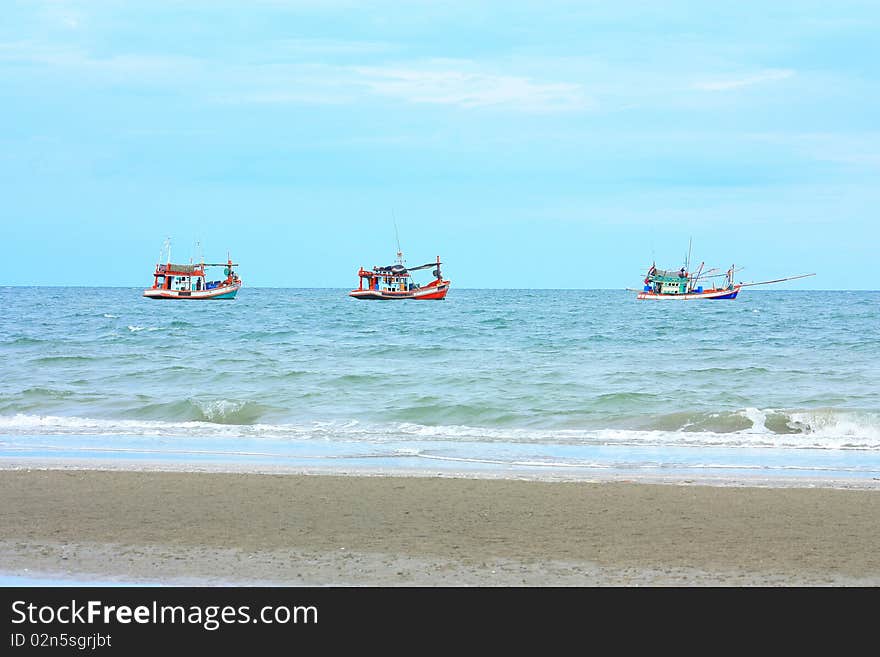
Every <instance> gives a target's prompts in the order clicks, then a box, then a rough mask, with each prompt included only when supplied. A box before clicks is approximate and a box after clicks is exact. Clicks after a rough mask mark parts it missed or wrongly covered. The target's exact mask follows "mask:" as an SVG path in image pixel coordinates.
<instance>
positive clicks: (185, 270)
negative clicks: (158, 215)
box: [144, 240, 242, 299]
mask: <svg viewBox="0 0 880 657" xmlns="http://www.w3.org/2000/svg"><path fill="white" fill-rule="evenodd" d="M163 251H164V252H165V253H166V256H165V258H164V260H165V263H164V264H163V263H161V262H160V263H158V264H157V265H156V271H155V272H154V273H153V286H152V287H150V288H148V289H146V290H144V296H145V297H146V298H148V299H234V298H235V295H236V294H237V293H238V291H239V289H241V285H242V281H241V279H240V278H239V277H238V274H237V273H236V272H235V270H234V269H233V268H234V267H237V266H238V264H236V263H233V262H232V259H231V258H229V259H228V260H227V261H226V262H220V263H213V262H204V261H202V262H199V263H197V264H193V263H192V262H191V263H190V264H188V265H181V264H177V263H173V262H171V243H170V241H168V240H166V241H165V245H164V246H163ZM159 259H160V260H162V259H163V258H162V255H161V254H160V256H159ZM208 267H223V275H224V276H225V278H222V279H219V280H215V281H209V280H208V277H207V275H206V269H207V268H208Z"/></svg>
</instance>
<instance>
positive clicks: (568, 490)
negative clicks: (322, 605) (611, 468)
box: [0, 470, 880, 586]
mask: <svg viewBox="0 0 880 657" xmlns="http://www.w3.org/2000/svg"><path fill="white" fill-rule="evenodd" d="M0 564H2V565H0V570H2V571H4V572H5V573H6V574H16V575H27V574H32V575H35V576H36V575H37V574H38V573H50V574H54V575H60V576H64V575H67V576H72V577H76V578H77V579H82V578H83V577H85V576H88V577H95V578H97V579H100V580H103V581H107V580H112V579H118V580H121V581H125V582H133V583H137V582H150V581H156V582H170V583H180V584H186V583H207V584H227V583H228V584H284V585H296V584H302V585H328V584H329V585H380V586H396V585H404V586H409V585H428V586H433V585H438V586H446V585H488V586H493V585H499V586H510V585H528V586H549V585H563V586H565V585H576V586H577V585H588V586H603V585H613V586H621V585H622V586H627V585H640V586H645V585H721V586H742V585H745V586H749V585H774V586H788V585H842V586H852V585H870V586H877V585H880V490H876V489H875V490H838V489H830V488H798V487H785V488H770V487H765V488H758V487H732V486H727V487H719V486H704V485H671V484H650V483H625V482H605V483H590V482H542V481H516V480H486V479H456V478H440V477H363V476H331V475H293V474H279V475H272V474H240V473H183V472H125V471H114V472H106V471H85V470H4V471H0Z"/></svg>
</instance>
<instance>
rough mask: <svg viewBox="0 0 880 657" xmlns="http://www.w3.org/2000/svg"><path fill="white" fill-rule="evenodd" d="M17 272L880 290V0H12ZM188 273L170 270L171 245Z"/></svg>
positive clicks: (279, 281) (11, 224)
mask: <svg viewBox="0 0 880 657" xmlns="http://www.w3.org/2000/svg"><path fill="white" fill-rule="evenodd" d="M0 17H2V20H0V124H2V126H3V130H2V131H0V191H2V196H3V204H2V215H0V227H2V231H0V235H2V238H3V247H4V260H5V263H4V264H5V267H4V271H3V273H2V274H0V285H3V284H7V285H8V284H11V285H19V284H48V285H58V284H61V285H65V284H69V285H101V284H118V285H145V284H147V283H148V282H149V279H150V273H151V270H152V267H153V264H154V262H155V260H156V257H157V255H158V252H159V248H160V246H161V244H162V241H163V240H164V238H165V237H166V236H170V237H171V238H172V242H173V244H174V253H175V256H179V257H184V258H185V257H187V256H189V255H190V253H191V252H192V245H193V244H194V243H195V241H196V240H200V241H201V243H202V245H203V248H204V250H205V253H206V255H207V257H208V259H212V258H216V257H220V258H222V257H225V253H226V251H227V249H229V250H231V251H232V255H233V256H234V258H235V259H236V260H237V261H239V262H240V263H241V267H240V273H241V275H242V277H243V279H244V281H245V284H246V285H262V286H294V287H352V286H354V285H355V284H356V282H357V281H356V276H355V273H356V271H357V268H358V266H359V265H366V266H371V265H375V264H386V263H388V262H390V261H391V260H392V259H393V256H394V251H395V243H394V225H393V220H394V219H396V222H397V224H398V227H399V233H400V240H401V244H402V247H403V249H404V252H405V254H406V256H407V259H408V262H410V264H420V263H421V262H426V261H428V260H430V259H432V258H433V257H434V256H436V255H438V254H439V255H441V256H442V257H443V259H444V262H445V263H446V267H445V273H446V274H447V275H448V276H449V277H450V278H451V279H452V281H453V284H454V285H455V286H459V287H547V288H560V287H564V288H594V287H598V288H623V287H628V286H635V285H638V284H639V282H640V280H641V278H642V275H643V272H644V270H645V269H646V268H647V266H648V265H649V264H650V263H651V260H652V259H653V258H656V260H657V263H658V265H660V266H669V267H677V266H679V265H680V264H681V260H682V258H683V256H684V253H685V252H686V250H687V243H688V239H689V238H691V237H693V241H694V258H695V260H697V261H699V260H703V259H705V260H706V261H707V262H708V264H709V265H711V266H719V267H726V266H728V265H729V264H730V263H736V264H737V265H743V266H745V267H746V268H747V270H746V271H745V272H743V274H742V277H743V279H744V280H762V279H768V278H776V277H779V276H783V275H787V274H795V273H801V272H810V271H815V272H817V273H818V275H817V276H816V277H815V278H811V279H806V280H804V281H797V282H796V283H793V284H791V285H790V287H792V288H794V289H809V288H819V289H841V288H845V289H878V283H877V276H876V274H875V270H876V269H877V266H878V256H877V254H878V246H877V245H878V242H880V228H878V212H880V210H878V209H880V127H878V117H880V84H878V82H880V45H878V42H880V39H878V36H877V35H878V34H880V3H877V2H847V1H841V2H834V3H828V2H824V1H823V2H812V1H809V0H803V1H801V2H773V3H767V2H737V3H720V2H718V3H702V2H627V1H623V0H621V1H618V2H590V1H588V0H582V1H580V2H553V1H548V0H544V1H542V2H513V1H506V2H485V3H477V2H443V3H439V2H438V3H432V2H410V3H400V2H398V1H395V2H344V1H339V2H336V1H333V0H327V1H318V0H315V1H308V0H306V1H285V0H249V1H248V2H230V1H224V0H203V1H198V0H193V1H190V2H183V1H173V2H172V1H163V0H151V1H149V2H140V1H139V0H129V1H122V0H119V1H110V0H82V1H73V0H71V1H64V0H55V1H50V0H43V1H40V0H33V1H28V2H23V1H17V0H5V1H4V2H3V4H2V8H0ZM176 259H177V258H176Z"/></svg>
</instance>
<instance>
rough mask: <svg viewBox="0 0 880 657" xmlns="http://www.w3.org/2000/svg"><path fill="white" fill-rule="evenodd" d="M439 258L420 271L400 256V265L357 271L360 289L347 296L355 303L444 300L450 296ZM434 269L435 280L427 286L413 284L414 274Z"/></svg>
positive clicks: (398, 262) (419, 268)
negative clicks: (394, 300)
mask: <svg viewBox="0 0 880 657" xmlns="http://www.w3.org/2000/svg"><path fill="white" fill-rule="evenodd" d="M440 264H441V263H440V256H437V260H436V261H435V262H429V263H427V264H424V265H419V266H418V267H407V266H406V265H405V264H404V260H403V253H401V252H400V251H398V252H397V263H396V264H393V265H389V266H387V267H373V268H372V269H364V268H363V267H361V268H360V269H359V270H358V282H359V284H358V289H356V290H352V291H351V292H349V293H348V296H350V297H354V298H355V299H376V300H383V301H387V300H391V299H435V300H437V299H444V298H445V297H446V293H447V292H449V285H450V283H449V281H448V280H446V279H444V278H443V273H442V272H441V271H440ZM431 267H433V268H434V271H433V272H431V273H432V274H433V276H434V280H432V281H431V282H430V283H428V284H426V285H419V284H418V283H416V282H415V281H413V278H412V275H411V272H414V271H419V270H422V269H430V268H431Z"/></svg>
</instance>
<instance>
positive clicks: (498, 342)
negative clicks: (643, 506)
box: [0, 286, 880, 486]
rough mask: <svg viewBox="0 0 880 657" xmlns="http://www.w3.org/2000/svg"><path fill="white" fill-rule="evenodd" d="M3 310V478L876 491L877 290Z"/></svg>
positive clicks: (879, 396) (253, 292) (74, 293)
mask: <svg viewBox="0 0 880 657" xmlns="http://www.w3.org/2000/svg"><path fill="white" fill-rule="evenodd" d="M141 292H142V290H141V289H140V288H73V287H68V288H47V287H32V288H28V287H4V288H0V309H2V310H0V467H3V468H44V467H94V468H118V469H158V470H164V469H168V470H185V471H190V470H192V471H203V470H210V471H258V472H310V473H311V472H314V473H336V474H364V475H384V474H405V475H426V476H475V477H499V478H524V479H528V478H533V479H548V480H596V481H607V480H628V481H669V482H697V483H700V482H706V483H715V484H719V485H726V484H731V485H743V484H750V485H772V486H785V485H789V484H790V485H809V486H880V292H876V291H852V292H846V291H844V292H822V291H793V290H778V289H772V290H771V289H745V290H743V292H742V293H741V294H740V297H739V298H738V299H736V300H733V301H706V300H702V301H688V302H670V301H665V302H656V301H654V302H651V301H637V300H636V299H635V294H634V293H632V292H627V291H624V290H475V289H456V288H455V287H453V288H452V290H451V291H450V293H449V295H448V297H447V298H446V299H445V300H444V301H392V302H375V301H358V300H355V299H352V298H349V297H348V296H347V290H343V289H270V288H249V287H247V286H245V287H244V288H242V290H241V291H240V293H239V295H238V298H237V299H235V300H233V301H201V302H184V301H152V300H147V299H144V298H143V297H142V296H141Z"/></svg>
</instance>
